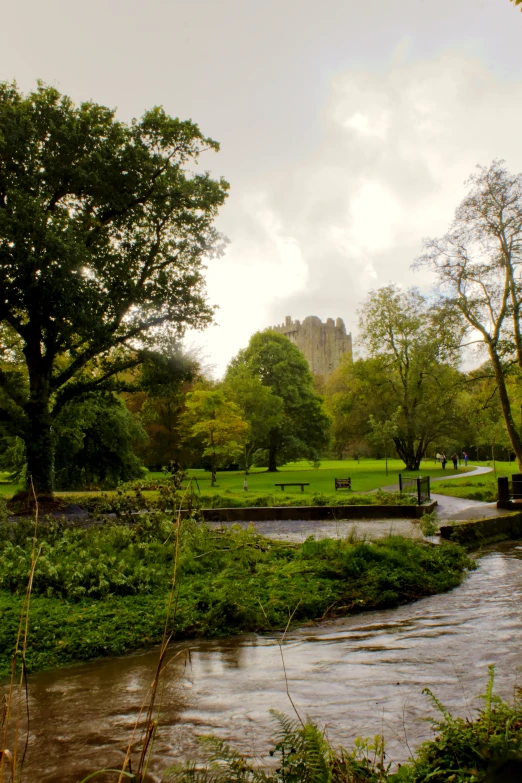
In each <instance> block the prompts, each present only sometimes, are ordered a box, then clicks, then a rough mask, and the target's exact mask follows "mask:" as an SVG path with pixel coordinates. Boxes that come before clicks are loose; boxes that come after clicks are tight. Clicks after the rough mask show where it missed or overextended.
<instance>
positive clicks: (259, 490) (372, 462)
mask: <svg viewBox="0 0 522 783" xmlns="http://www.w3.org/2000/svg"><path fill="white" fill-rule="evenodd" d="M468 470H469V468H468ZM446 472H447V473H448V474H453V473H454V470H453V467H452V468H451V469H450V467H449V465H448V466H447V467H446ZM458 472H459V473H466V469H465V468H463V467H461V468H459V469H458ZM399 473H407V475H415V474H414V473H412V472H411V471H406V470H405V468H404V463H403V462H402V460H399V459H391V460H388V475H386V466H385V462H384V460H376V459H364V460H361V461H360V462H357V460H324V461H323V462H322V463H321V467H320V468H313V467H312V466H311V465H310V464H309V463H308V462H306V461H301V462H290V463H288V464H286V465H284V466H283V467H281V468H279V471H278V473H267V472H266V469H265V468H253V470H252V472H251V473H250V474H249V476H248V478H247V480H248V490H249V492H250V493H251V494H252V495H254V494H258V495H261V494H263V495H275V496H276V498H281V500H283V499H291V498H292V497H295V496H299V497H302V493H301V488H300V487H288V488H285V490H284V492H283V491H282V490H281V488H280V487H276V486H275V485H276V484H277V483H283V482H285V481H288V482H294V483H295V482H304V483H306V484H308V486H306V487H305V488H304V495H305V496H308V497H311V496H312V495H316V494H318V493H320V494H324V495H327V496H328V495H331V496H335V497H337V498H339V497H340V496H341V495H351V494H355V493H361V492H369V491H370V490H372V489H377V488H378V487H383V486H388V485H392V484H397V483H398V481H399ZM189 475H190V476H192V477H194V478H195V479H196V480H197V483H198V487H199V488H200V490H201V492H202V493H205V494H207V493H208V492H209V491H212V492H213V493H216V494H218V495H227V496H230V497H233V496H234V495H237V496H239V495H240V496H241V497H244V496H245V492H244V490H243V480H244V478H245V476H244V473H243V472H242V471H220V472H218V476H217V484H216V486H215V487H214V488H213V489H212V490H211V489H210V473H209V472H208V471H205V470H189ZM417 475H423V476H426V475H428V476H431V477H439V476H441V475H443V472H442V468H441V466H440V465H437V464H436V463H435V462H434V461H433V460H424V461H423V463H422V465H421V470H420V471H419V473H418V474H417ZM156 478H157V479H158V480H160V479H164V474H162V473H149V474H148V475H147V476H146V478H145V483H147V482H148V481H154V479H156ZM335 478H351V479H352V489H351V490H338V491H337V492H335V489H334V479H335ZM0 482H2V476H1V474H0ZM17 489H19V487H18V486H17V485H15V484H9V483H7V482H5V478H4V483H0V494H1V495H4V496H5V497H10V496H11V495H13V494H14V492H15V491H16V490H17ZM56 494H57V495H67V496H74V495H83V496H85V495H90V494H92V495H96V494H97V493H95V492H93V493H89V492H85V491H82V492H71V491H67V492H57V493H56ZM146 494H148V493H146Z"/></svg>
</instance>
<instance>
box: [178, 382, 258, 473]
mask: <svg viewBox="0 0 522 783" xmlns="http://www.w3.org/2000/svg"><path fill="white" fill-rule="evenodd" d="M185 408H186V410H185V412H184V413H183V415H182V416H181V417H180V431H181V433H183V434H184V436H185V438H186V439H188V440H195V441H196V442H199V443H200V444H201V454H202V456H203V457H207V459H208V460H209V462H210V473H211V486H212V487H213V486H214V485H215V483H216V473H217V469H218V468H219V467H221V466H223V465H224V464H226V463H227V462H228V461H230V460H234V459H237V458H238V457H239V456H240V454H241V452H242V451H243V448H244V443H245V439H246V437H247V432H248V424H247V422H246V421H245V420H244V419H243V417H242V416H241V410H240V408H239V407H238V406H237V405H236V404H235V402H232V401H231V400H227V398H226V396H225V391H224V389H196V390H195V391H193V392H190V393H189V394H188V395H187V400H186V403H185Z"/></svg>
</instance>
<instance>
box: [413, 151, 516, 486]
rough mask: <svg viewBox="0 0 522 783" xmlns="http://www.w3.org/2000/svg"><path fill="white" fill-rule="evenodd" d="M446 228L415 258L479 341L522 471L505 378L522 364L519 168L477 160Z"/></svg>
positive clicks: (451, 313)
mask: <svg viewBox="0 0 522 783" xmlns="http://www.w3.org/2000/svg"><path fill="white" fill-rule="evenodd" d="M477 169H478V171H477V173H476V174H474V175H473V176H472V177H470V179H469V180H468V185H469V186H470V190H469V193H468V195H467V196H466V197H465V198H464V199H463V201H462V202H461V203H460V205H459V206H458V208H457V210H456V212H455V218H454V220H453V223H452V225H451V227H450V229H449V231H448V232H447V233H446V234H445V235H444V236H442V237H440V238H436V239H426V240H425V242H424V254H423V255H422V256H421V257H420V258H419V259H418V260H417V262H416V263H417V265H423V266H427V267H428V268H429V269H431V270H433V271H434V272H435V273H436V275H437V277H438V283H439V285H438V290H439V292H440V297H441V300H442V302H443V306H444V307H445V309H446V312H447V313H448V314H449V317H450V318H452V319H453V322H456V321H457V320H461V321H463V322H464V323H465V324H466V326H467V327H468V329H469V332H470V335H471V339H472V341H475V342H482V343H483V344H484V346H485V347H486V349H487V352H488V355H489V361H490V364H491V368H492V370H493V373H494V376H495V381H496V384H497V388H498V394H499V398H500V403H501V406H502V413H503V416H504V421H505V424H506V429H507V432H508V435H509V439H510V441H511V445H512V447H513V451H514V452H515V454H516V456H517V460H518V464H519V467H520V469H521V470H522V434H521V430H520V427H519V426H518V424H517V421H516V419H515V415H514V411H513V407H512V403H511V399H510V395H509V390H508V378H509V375H510V373H511V372H512V370H513V369H514V368H517V370H518V372H520V371H522V324H521V319H522V174H518V175H514V174H511V173H510V172H509V171H507V169H506V168H505V166H504V165H503V161H493V163H492V164H491V166H489V167H488V168H485V167H482V166H478V167H477Z"/></svg>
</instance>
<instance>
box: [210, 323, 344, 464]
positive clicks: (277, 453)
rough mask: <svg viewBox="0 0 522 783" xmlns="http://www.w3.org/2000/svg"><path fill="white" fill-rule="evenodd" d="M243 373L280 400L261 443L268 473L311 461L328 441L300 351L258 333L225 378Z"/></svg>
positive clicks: (284, 340)
mask: <svg viewBox="0 0 522 783" xmlns="http://www.w3.org/2000/svg"><path fill="white" fill-rule="evenodd" d="M244 373H247V374H250V375H251V376H252V377H255V378H258V379H259V380H260V381H261V383H262V384H263V386H266V387H268V388H269V389H271V391H272V394H273V395H275V397H278V398H279V399H280V400H281V402H282V415H281V416H280V417H279V416H278V417H277V420H276V421H275V422H274V423H273V425H272V426H271V427H269V428H268V430H267V432H266V437H265V442H264V444H263V447H264V448H266V449H267V450H268V470H269V471H276V470H277V464H278V461H281V460H286V459H298V458H300V457H310V458H314V459H316V458H317V455H318V454H319V453H320V452H321V450H322V449H324V448H325V446H326V445H327V443H328V440H329V434H330V419H329V417H328V414H327V413H326V410H325V408H324V405H323V400H322V398H321V397H320V396H319V394H317V392H316V391H315V389H314V380H313V376H312V374H311V372H310V369H309V367H308V362H307V361H306V359H305V357H304V356H303V354H302V353H301V351H300V350H299V348H298V347H297V346H296V345H294V344H293V343H292V342H291V341H290V340H289V339H288V337H285V336H284V335H282V334H278V333H277V332H274V331H272V330H270V329H268V330H267V331H264V332H258V333H256V334H254V335H253V336H252V338H251V339H250V342H249V344H248V346H247V348H244V349H243V350H241V351H240V352H239V353H238V355H237V356H236V358H235V359H233V360H232V362H231V363H230V365H229V367H228V370H227V374H226V379H225V380H226V382H227V383H230V382H233V379H234V377H236V376H237V375H239V374H244Z"/></svg>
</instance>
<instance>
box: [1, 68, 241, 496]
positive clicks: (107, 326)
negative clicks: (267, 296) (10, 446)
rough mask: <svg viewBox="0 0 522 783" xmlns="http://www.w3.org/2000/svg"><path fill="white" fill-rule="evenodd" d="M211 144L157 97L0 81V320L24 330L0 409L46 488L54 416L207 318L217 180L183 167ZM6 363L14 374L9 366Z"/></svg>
mask: <svg viewBox="0 0 522 783" xmlns="http://www.w3.org/2000/svg"><path fill="white" fill-rule="evenodd" d="M208 149H211V150H217V149H218V144H217V143H216V142H215V141H212V140H211V139H208V138H205V137H204V136H203V134H202V133H201V131H200V130H199V128H198V126H197V125H195V124H194V123H192V122H190V121H181V120H179V119H175V118H172V117H170V116H168V115H167V114H166V113H165V112H164V111H163V109H162V108H154V109H152V110H150V111H148V112H146V113H145V114H144V116H143V117H142V119H141V120H139V121H136V120H133V121H132V122H131V123H125V122H122V121H120V120H118V119H116V117H115V112H114V111H113V110H111V109H108V108H106V107H104V106H100V105H97V104H95V103H92V102H87V103H82V104H81V105H79V106H76V105H74V103H73V102H72V101H71V100H70V99H69V98H68V97H66V96H63V95H60V93H59V92H58V91H57V90H56V89H54V88H52V87H48V86H44V85H42V84H39V86H38V89H37V90H36V91H34V92H32V93H30V94H28V95H23V94H22V93H21V92H20V91H19V89H18V88H17V86H16V84H7V83H4V84H0V321H1V322H2V323H4V324H8V325H9V327H10V328H11V329H12V331H13V332H14V333H16V334H17V335H18V336H19V338H20V340H21V345H22V347H21V352H22V355H23V359H24V362H25V367H26V374H27V386H26V387H24V386H20V385H19V384H18V383H17V380H16V377H14V375H13V374H12V373H11V372H9V368H6V366H5V364H4V366H3V369H2V372H1V373H0V385H1V387H2V398H3V399H4V401H5V405H4V411H3V418H4V421H5V423H6V424H7V426H9V427H11V428H12V429H13V430H16V432H15V433H13V434H18V435H19V436H20V437H22V438H23V440H24V442H25V448H26V454H27V461H28V472H29V475H30V476H31V477H32V479H33V481H34V484H35V486H36V490H37V492H38V493H39V494H50V493H52V489H53V450H54V444H53V437H52V424H53V420H54V419H55V418H56V417H57V416H58V415H59V413H60V411H61V410H62V408H63V406H64V405H65V404H66V403H67V402H68V401H70V400H72V399H74V398H76V397H79V396H81V395H83V394H85V393H87V392H92V391H96V390H107V389H121V388H124V386H125V383H124V381H123V380H122V373H123V372H124V371H126V370H128V369H129V368H132V367H135V366H137V365H139V364H140V363H141V362H142V361H143V358H144V356H146V355H149V356H150V354H151V353H153V352H155V351H158V350H159V351H161V348H162V345H163V343H164V341H165V340H166V339H167V338H171V337H172V335H173V334H175V335H180V334H181V333H183V330H184V329H185V327H187V326H191V327H201V326H202V325H204V324H206V323H208V322H209V321H210V320H211V317H212V308H210V307H209V306H208V305H207V303H206V301H205V291H204V284H203V278H202V262H203V260H204V259H205V258H206V257H209V256H212V254H214V253H217V252H219V249H220V246H221V244H222V243H221V240H220V237H219V235H218V234H217V232H216V230H215V228H214V227H213V220H214V218H215V216H216V213H217V210H218V208H219V207H220V206H221V205H222V204H223V202H224V199H225V197H226V192H227V188H228V185H227V183H226V182H225V181H223V180H220V181H215V180H213V179H212V178H211V177H210V176H209V174H208V173H194V172H193V170H192V168H193V166H194V165H195V163H196V161H197V159H198V157H199V155H200V154H201V153H202V152H203V151H204V150H208ZM13 373H19V370H18V368H13Z"/></svg>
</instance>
